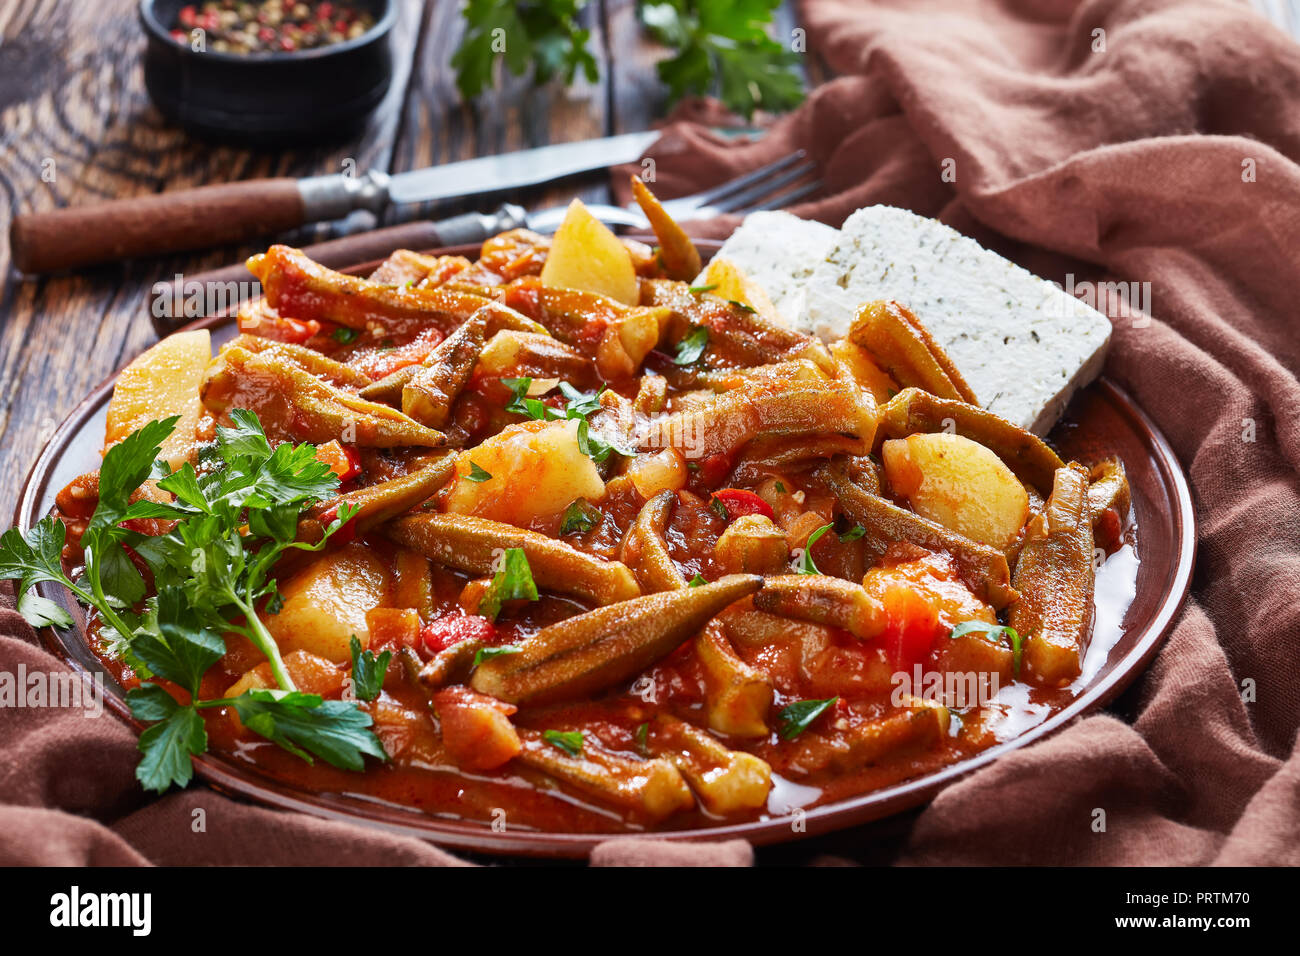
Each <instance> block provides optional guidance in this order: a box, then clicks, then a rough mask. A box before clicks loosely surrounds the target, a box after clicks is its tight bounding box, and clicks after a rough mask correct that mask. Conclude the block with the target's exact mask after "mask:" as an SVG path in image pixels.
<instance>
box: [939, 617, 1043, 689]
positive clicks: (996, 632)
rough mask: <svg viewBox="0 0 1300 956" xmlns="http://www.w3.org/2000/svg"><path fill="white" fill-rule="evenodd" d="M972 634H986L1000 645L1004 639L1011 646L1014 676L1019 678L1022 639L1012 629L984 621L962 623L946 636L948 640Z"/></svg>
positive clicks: (1004, 625)
mask: <svg viewBox="0 0 1300 956" xmlns="http://www.w3.org/2000/svg"><path fill="white" fill-rule="evenodd" d="M972 633H976V634H987V635H988V636H989V637H991V638H993V639H994V640H995V641H996V642H997V643H1001V642H1002V638H1003V637H1005V638H1006V639H1007V642H1008V643H1009V644H1010V645H1011V659H1012V666H1013V667H1014V669H1015V671H1014V672H1015V675H1016V676H1017V677H1019V676H1020V657H1021V653H1022V651H1023V650H1024V648H1023V647H1022V644H1023V639H1022V638H1021V636H1020V634H1019V633H1018V632H1017V631H1016V629H1015V628H1014V627H1010V626H1009V625H1006V624H989V623H988V622H986V621H962V622H961V623H960V624H958V625H957V626H956V627H954V628H953V629H952V633H951V634H949V635H948V636H949V637H950V638H952V637H961V636H962V635H963V634H972Z"/></svg>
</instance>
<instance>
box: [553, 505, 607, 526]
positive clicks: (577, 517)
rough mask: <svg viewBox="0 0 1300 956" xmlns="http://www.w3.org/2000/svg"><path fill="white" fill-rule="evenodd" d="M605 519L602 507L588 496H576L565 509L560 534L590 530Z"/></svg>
mask: <svg viewBox="0 0 1300 956" xmlns="http://www.w3.org/2000/svg"><path fill="white" fill-rule="evenodd" d="M604 519H605V516H604V515H603V514H602V513H601V511H600V509H599V508H597V507H596V506H595V505H593V504H592V503H591V502H589V501H588V500H587V499H586V498H574V499H573V500H572V501H570V502H569V506H568V507H567V508H565V509H564V516H563V517H562V518H561V519H560V534H562V535H565V534H573V533H574V532H575V531H582V532H586V531H590V530H591V529H592V528H595V527H597V526H598V525H599V524H600V523H601V522H602V521H603V520H604Z"/></svg>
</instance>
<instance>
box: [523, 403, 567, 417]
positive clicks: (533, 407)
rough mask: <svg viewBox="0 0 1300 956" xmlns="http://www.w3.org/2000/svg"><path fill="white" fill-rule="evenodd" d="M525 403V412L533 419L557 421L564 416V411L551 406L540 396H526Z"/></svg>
mask: <svg viewBox="0 0 1300 956" xmlns="http://www.w3.org/2000/svg"><path fill="white" fill-rule="evenodd" d="M523 405H524V414H525V415H527V416H528V417H529V418H531V419H533V421H538V422H546V421H557V420H559V419H562V418H564V413H563V412H561V411H557V410H556V409H554V408H551V406H550V405H547V404H546V403H545V402H544V401H542V400H541V399H540V398H525V399H524V402H523Z"/></svg>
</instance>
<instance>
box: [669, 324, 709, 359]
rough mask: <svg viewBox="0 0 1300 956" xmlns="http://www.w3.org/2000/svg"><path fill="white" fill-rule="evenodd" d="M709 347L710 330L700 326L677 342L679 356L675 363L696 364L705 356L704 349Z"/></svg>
mask: <svg viewBox="0 0 1300 956" xmlns="http://www.w3.org/2000/svg"><path fill="white" fill-rule="evenodd" d="M708 347H709V330H708V329H706V328H705V327H704V326H702V325H701V326H700V327H699V328H697V329H695V330H694V331H692V332H691V334H690V335H688V336H686V337H685V338H684V339H682V340H681V341H680V342H678V343H677V357H676V358H675V359H673V364H674V365H694V364H695V363H696V362H698V361H699V360H700V359H701V358H703V357H704V350H705V349H707V348H708Z"/></svg>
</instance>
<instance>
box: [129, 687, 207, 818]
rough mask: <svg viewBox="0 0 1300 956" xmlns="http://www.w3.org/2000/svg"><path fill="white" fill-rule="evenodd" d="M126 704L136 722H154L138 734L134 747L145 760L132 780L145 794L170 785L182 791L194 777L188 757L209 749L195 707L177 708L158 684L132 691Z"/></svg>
mask: <svg viewBox="0 0 1300 956" xmlns="http://www.w3.org/2000/svg"><path fill="white" fill-rule="evenodd" d="M126 700H127V703H128V704H129V705H130V707H131V714H132V716H134V717H135V718H136V719H137V720H144V721H156V723H153V724H151V725H150V726H149V727H146V728H145V729H144V731H143V732H142V733H141V734H140V741H139V743H138V744H137V747H138V748H139V750H140V753H142V754H143V755H144V756H143V757H142V758H141V760H140V763H139V764H137V765H136V768H135V778H136V779H137V780H139V781H140V785H141V786H143V787H144V788H145V789H146V790H153V791H156V792H157V793H162V792H163V791H164V790H166V789H167V788H168V787H170V786H172V785H175V786H178V787H184V786H185V785H186V784H188V783H189V782H190V779H191V778H192V777H193V776H194V765H193V764H192V763H191V762H190V757H191V756H198V755H199V754H201V753H203V752H204V751H205V750H207V749H208V731H207V728H206V727H205V726H204V725H203V718H202V717H201V716H199V712H198V711H197V710H196V709H195V708H194V707H192V706H188V705H181V704H178V703H177V702H176V699H175V698H174V697H172V695H171V694H169V693H167V691H166V690H164V689H163V688H162V687H160V686H158V685H157V684H144V685H143V686H141V687H137V688H135V689H134V690H132V691H130V692H129V693H128V694H127V695H126Z"/></svg>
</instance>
